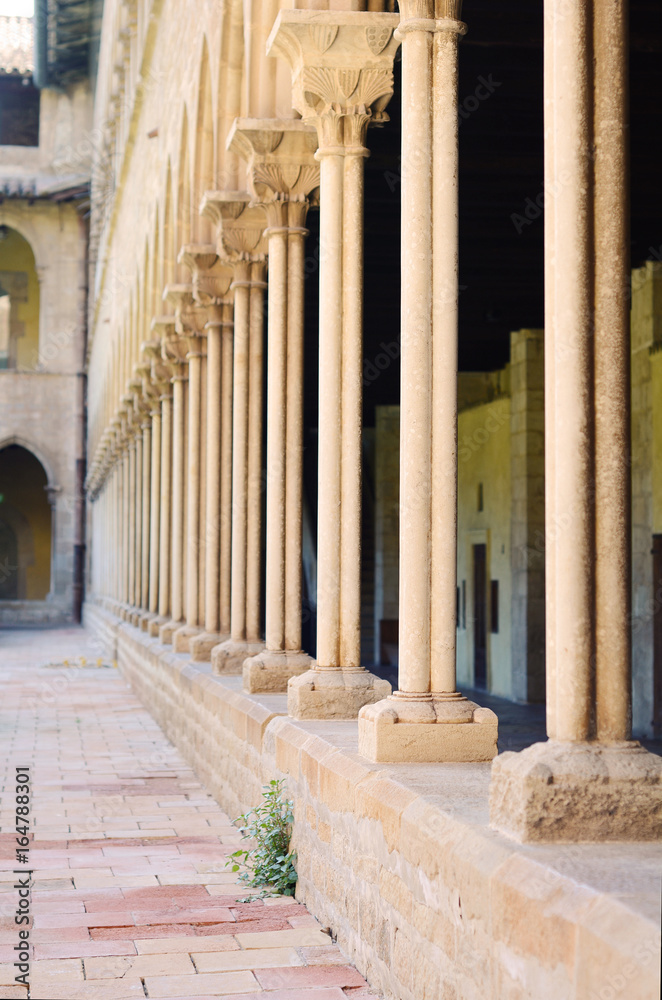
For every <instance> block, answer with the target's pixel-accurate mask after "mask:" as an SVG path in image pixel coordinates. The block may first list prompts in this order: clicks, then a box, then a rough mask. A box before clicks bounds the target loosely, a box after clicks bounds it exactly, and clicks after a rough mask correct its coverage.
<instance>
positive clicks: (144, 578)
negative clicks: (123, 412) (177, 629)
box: [140, 417, 152, 611]
mask: <svg viewBox="0 0 662 1000" xmlns="http://www.w3.org/2000/svg"><path fill="white" fill-rule="evenodd" d="M151 467H152V428H151V421H150V420H149V417H148V418H147V422H146V423H144V424H143V469H142V487H143V496H142V507H143V512H142V545H141V549H142V568H141V590H140V607H141V608H142V609H143V610H144V611H146V610H147V608H148V606H149V561H150V560H149V555H150V553H149V541H150V510H149V507H150V503H149V501H150V478H151Z"/></svg>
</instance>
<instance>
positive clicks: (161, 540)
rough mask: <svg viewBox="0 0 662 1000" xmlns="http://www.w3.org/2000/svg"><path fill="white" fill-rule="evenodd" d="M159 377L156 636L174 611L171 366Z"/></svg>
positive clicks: (153, 625)
mask: <svg viewBox="0 0 662 1000" xmlns="http://www.w3.org/2000/svg"><path fill="white" fill-rule="evenodd" d="M168 376H170V377H168ZM158 377H159V385H160V389H161V397H160V398H161V460H160V473H161V474H160V493H159V497H160V500H159V502H158V506H159V525H158V531H159V537H158V550H159V565H158V570H159V577H158V604H157V606H156V612H157V617H156V618H155V619H154V620H153V621H152V622H150V625H149V628H148V631H149V634H150V635H151V636H154V637H156V636H158V635H159V628H160V627H161V625H165V624H166V622H167V621H168V616H169V614H170V594H171V588H170V579H171V568H170V565H171V552H172V545H171V541H172V516H171V511H172V382H171V369H170V368H169V366H167V365H160V366H159V368H158Z"/></svg>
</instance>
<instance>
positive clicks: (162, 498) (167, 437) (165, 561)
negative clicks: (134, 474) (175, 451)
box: [158, 395, 173, 618]
mask: <svg viewBox="0 0 662 1000" xmlns="http://www.w3.org/2000/svg"><path fill="white" fill-rule="evenodd" d="M172 489H173V477H172V397H171V396H168V395H164V396H161V483H160V491H159V507H160V516H159V605H158V613H159V617H160V618H167V616H168V615H169V614H170V599H171V588H170V580H171V558H172V517H171V512H172V499H173V492H172Z"/></svg>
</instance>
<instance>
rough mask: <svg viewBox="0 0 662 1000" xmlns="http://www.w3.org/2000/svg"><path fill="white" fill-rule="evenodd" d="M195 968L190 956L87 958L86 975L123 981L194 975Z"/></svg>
mask: <svg viewBox="0 0 662 1000" xmlns="http://www.w3.org/2000/svg"><path fill="white" fill-rule="evenodd" d="M194 973H195V968H194V966H193V963H192V962H191V959H190V957H189V955H187V954H180V953H172V954H167V953H164V954H154V955H138V956H136V957H129V956H127V957H123V956H122V957H120V956H118V957H108V958H86V959H85V974H86V976H87V977H88V978H89V979H122V978H124V977H126V976H128V978H129V979H131V978H132V977H134V976H137V977H139V978H140V979H144V978H145V976H158V975H168V976H176V975H191V976H192V975H194Z"/></svg>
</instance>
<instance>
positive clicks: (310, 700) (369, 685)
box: [287, 667, 391, 719]
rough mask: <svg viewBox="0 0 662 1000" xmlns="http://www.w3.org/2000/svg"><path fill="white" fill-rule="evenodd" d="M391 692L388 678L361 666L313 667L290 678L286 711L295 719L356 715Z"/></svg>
mask: <svg viewBox="0 0 662 1000" xmlns="http://www.w3.org/2000/svg"><path fill="white" fill-rule="evenodd" d="M390 693H391V685H390V684H389V682H388V681H385V680H382V678H381V677H376V676H375V675H374V674H371V673H370V672H369V671H368V670H364V669H362V668H342V667H338V668H337V669H333V670H330V669H326V670H325V669H319V668H314V669H312V670H307V671H306V672H305V673H303V674H300V675H299V676H298V677H292V679H291V680H290V681H289V682H288V685H287V711H288V715H291V716H292V718H293V719H355V718H356V717H357V715H358V714H359V712H360V710H361V709H362V708H363V706H364V705H372V704H374V702H377V701H381V700H382V699H383V698H387V697H388V695H390Z"/></svg>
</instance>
